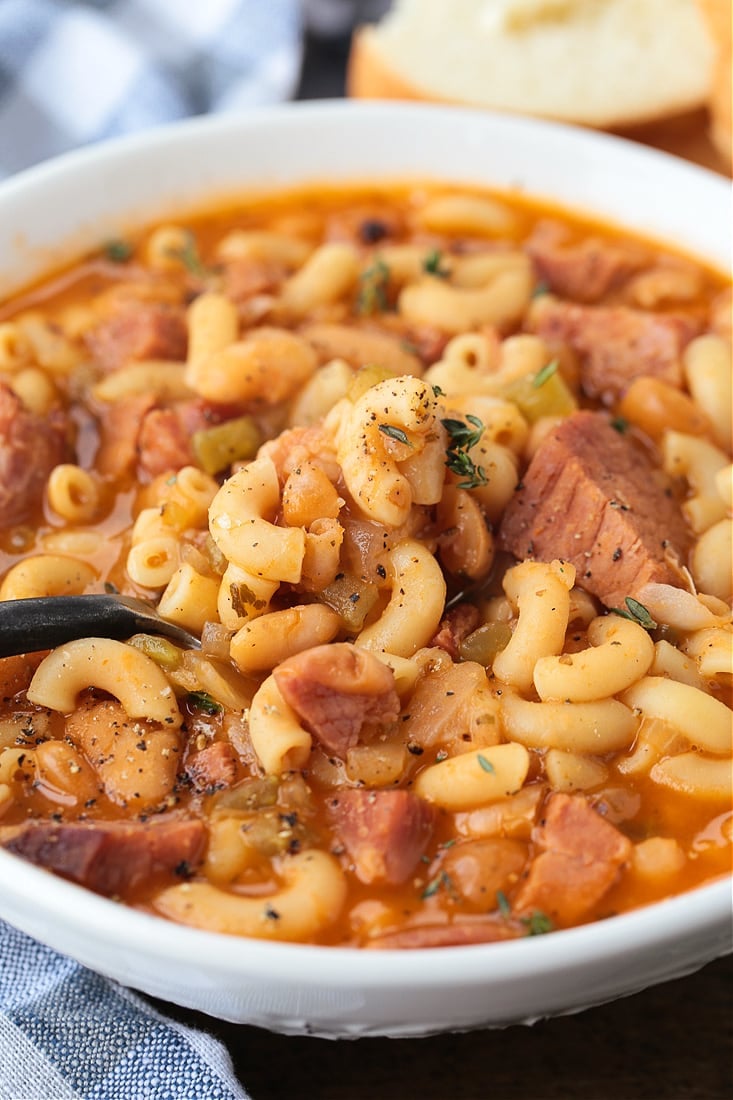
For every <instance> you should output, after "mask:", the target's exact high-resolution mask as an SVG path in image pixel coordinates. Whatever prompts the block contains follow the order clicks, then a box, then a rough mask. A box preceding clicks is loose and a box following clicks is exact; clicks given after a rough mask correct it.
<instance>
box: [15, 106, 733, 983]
mask: <svg viewBox="0 0 733 1100" xmlns="http://www.w3.org/2000/svg"><path fill="white" fill-rule="evenodd" d="M294 117H295V118H297V119H298V120H304V119H307V120H308V121H309V124H310V125H311V126H314V125H320V126H342V125H343V122H344V120H345V119H346V118H350V119H351V120H352V121H353V120H354V119H356V118H359V119H365V120H368V121H369V124H370V125H379V124H385V123H386V124H387V125H389V126H393V125H395V124H396V123H397V122H399V124H400V125H402V126H409V125H410V124H411V122H413V121H414V120H416V119H421V120H426V119H427V120H432V121H435V122H440V123H441V124H442V125H446V126H447V125H454V124H456V123H458V122H460V124H461V125H466V126H468V127H469V128H470V129H471V130H476V131H477V132H484V133H487V132H488V133H493V134H494V135H498V136H499V137H502V136H505V137H506V136H509V137H511V135H512V134H514V135H520V137H521V141H522V142H523V143H529V144H531V143H532V142H533V141H534V140H535V139H536V137H537V135H543V140H549V141H550V142H551V143H552V142H557V143H558V146H559V147H561V148H562V151H563V153H569V152H572V150H574V149H584V150H588V149H590V150H592V151H598V153H599V155H600V156H601V159H602V160H603V159H604V158H609V159H610V161H612V162H613V163H614V164H616V162H619V163H620V165H621V167H622V169H623V173H624V174H625V173H631V174H632V176H633V174H634V173H639V174H640V175H643V174H644V173H645V172H647V171H650V172H651V173H652V175H653V176H654V177H655V178H657V177H658V175H659V173H660V172H663V173H665V174H666V175H667V176H668V177H669V178H670V179H671V180H672V181H673V185H675V186H676V185H677V183H679V185H680V188H681V193H684V194H687V192H688V190H689V191H691V192H694V193H695V194H697V193H700V192H701V191H704V192H705V193H706V195H710V196H711V208H712V209H713V211H714V214H715V215H717V213H719V212H720V211H723V210H727V208H728V207H729V205H730V202H731V198H730V194H729V181H726V180H725V179H724V178H723V177H721V176H718V175H717V174H716V173H714V172H712V171H710V170H707V169H704V168H701V167H699V166H697V165H693V164H689V163H687V162H685V161H682V160H680V159H678V158H676V157H673V156H671V155H669V154H666V153H663V152H660V151H658V150H655V149H650V148H647V147H644V146H640V145H637V144H635V143H633V142H631V141H628V140H626V139H623V138H620V137H616V136H614V135H610V134H604V133H598V132H594V131H589V130H586V129H584V128H581V127H573V126H569V125H567V124H563V123H556V122H547V121H544V120H538V119H531V118H525V117H520V116H514V115H499V114H493V113H491V112H484V111H481V112H479V111H476V110H473V109H471V108H455V107H446V106H435V105H431V104H394V103H381V102H358V103H353V102H346V101H340V100H323V101H309V102H301V103H289V104H284V105H279V106H277V107H273V108H258V110H257V111H256V112H252V113H249V114H247V115H244V116H242V115H224V116H207V117H202V118H194V119H187V120H184V121H180V122H175V123H172V124H170V125H167V126H165V127H161V128H159V129H155V130H150V131H145V132H143V133H138V134H133V135H128V136H125V137H122V138H117V139H115V140H113V141H110V142H107V143H104V144H102V145H95V146H92V147H89V148H84V149H79V150H75V151H73V152H70V153H66V154H64V155H62V156H60V157H57V158H54V159H53V160H50V161H48V162H45V163H43V164H40V165H37V166H35V167H33V168H30V169H27V170H26V171H24V172H23V173H20V174H19V175H17V176H15V177H12V178H10V179H8V180H5V181H3V182H2V183H0V211H3V210H5V209H7V208H10V209H12V208H13V207H15V206H18V205H22V207H23V208H25V207H26V206H27V205H28V204H29V203H33V202H37V201H39V199H40V198H41V197H43V196H45V195H47V194H48V192H49V188H52V187H54V186H55V185H56V184H58V183H59V182H63V183H64V184H65V185H66V186H74V185H75V183H76V181H80V180H84V179H85V178H86V177H87V176H88V175H92V176H93V175H94V174H95V173H97V174H98V173H99V172H100V171H101V170H102V169H104V170H111V169H113V168H115V166H116V165H118V164H121V163H124V162H125V161H126V160H127V159H128V158H129V157H134V156H141V157H144V156H145V155H147V153H148V152H152V151H156V155H158V156H160V155H165V153H166V151H167V150H172V149H178V148H180V147H181V146H187V145H189V144H191V143H194V144H196V143H197V142H199V141H204V140H211V141H216V140H221V138H222V137H225V136H227V135H236V134H237V133H239V132H244V133H248V132H254V131H256V132H260V131H264V130H267V129H272V128H273V127H274V128H275V129H276V130H281V129H282V130H283V131H284V130H288V129H290V128H292V123H293V118H294ZM421 125H422V122H421ZM427 175H428V173H420V174H417V176H416V178H418V177H419V178H423V179H424V178H426V177H427ZM342 178H343V180H344V182H348V180H349V178H350V177H348V176H344V177H342ZM355 178H356V179H359V178H361V179H362V181H363V182H368V178H367V177H366V176H364V175H361V176H358V175H357V176H355ZM371 178H372V179H373V180H377V181H384V182H385V183H388V182H389V181H391V180H392V181H393V180H395V179H403V178H405V179H406V178H409V177H408V176H407V175H406V174H405V173H401V172H394V173H390V172H381V173H375V174H374V175H373V176H372V177H371ZM433 178H436V177H435V175H434V174H433ZM439 178H442V179H445V180H446V181H448V180H461V179H463V178H464V177H462V176H461V175H460V174H459V175H456V174H455V173H452V172H446V173H445V175H444V176H442V177H439ZM297 179H298V181H300V180H301V179H302V180H304V181H305V182H309V181H311V179H312V180H313V181H314V182H317V181H318V180H319V179H320V180H322V179H323V173H321V174H320V175H318V174H316V175H315V176H313V177H310V176H303V175H302V174H298V175H297ZM466 182H469V181H468V180H467V181H466ZM473 182H474V183H478V184H481V183H482V182H485V183H486V186H487V187H491V186H492V182H491V180H486V181H481V180H478V181H477V180H475V179H474V180H473ZM281 185H282V184H281ZM497 189H499V188H497ZM529 194H530V195H531V197H537V198H538V199H539V200H540V201H541V200H542V199H543V198H544V197H546V196H544V195H543V194H542V192H541V190H539V189H537V188H536V187H534V186H533V187H532V188H531V190H529ZM557 201H558V203H559V205H560V206H561V207H565V208H571V207H572V208H573V209H575V208H576V206H575V203H576V200H575V199H571V198H562V199H560V200H557ZM580 212H581V213H587V214H588V215H589V216H591V217H593V216H599V217H601V218H603V219H604V220H606V223H607V224H617V225H619V226H623V225H624V224H626V225H627V226H628V227H629V229H630V231H631V232H642V230H640V229H639V227H638V226H637V227H631V226H630V225H629V223H628V222H626V223H624V222H623V220H622V219H621V218H620V217H616V216H614V217H612V218H609V219H605V216H604V215H603V213H602V212H600V213H599V212H598V211H595V212H594V210H593V208H592V206H587V207H586V206H583V204H582V202H581V204H580ZM707 214H708V216H710V217H711V218H712V215H710V210H709V209H708V210H707ZM687 217H688V218H689V215H687ZM720 236H721V235H720V234H719V235H718V238H720ZM654 239H657V240H662V241H663V240H665V239H666V238H665V235H664V234H663V233H661V232H660V233H656V232H655V233H654ZM688 251H693V250H692V249H688ZM729 253H730V248H729V245H728V242H727V241H726V242H725V244H723V243H721V241H720V239H718V241H717V242H716V249H715V257H716V258H714V259H713V260H710V257H709V255H708V254H707V253H706V251H705V248H703V247H702V246H701V247H700V248H699V249H698V254H700V255H702V256H703V257H704V258H706V259H708V260H709V261H710V262H712V263H713V264H714V265H715V266H721V267H725V263H726V260H727V257H728V256H729ZM19 868H22V870H23V874H22V875H18V870H19ZM0 885H1V886H2V890H0V916H2V915H3V911H8V909H9V908H12V907H13V906H15V908H16V910H18V911H19V910H20V908H21V907H27V906H37V905H39V903H41V905H42V907H43V908H44V911H45V912H46V913H47V914H48V915H49V916H53V918H54V919H56V918H58V920H60V921H61V922H62V923H63V924H65V925H67V926H73V927H74V929H75V930H76V931H77V932H78V933H79V934H81V935H85V936H88V937H90V938H94V939H96V940H101V941H104V942H105V943H108V944H110V945H111V944H113V943H116V944H119V943H120V942H124V943H127V944H134V943H135V942H137V943H143V944H144V953H145V954H155V955H156V956H157V957H158V958H161V959H168V960H169V961H171V962H180V961H182V960H184V959H187V958H190V957H191V953H192V952H194V953H205V955H206V963H207V965H210V966H212V967H213V968H215V969H217V970H219V971H221V972H227V971H231V970H235V971H236V972H238V973H242V974H244V973H247V974H250V975H255V976H257V977H260V978H268V977H272V976H273V975H277V976H278V977H279V978H280V979H281V980H286V979H287V980H292V979H293V977H294V976H296V977H297V978H299V979H301V980H302V978H303V974H308V975H309V976H310V977H311V979H312V980H313V981H314V982H316V981H317V982H318V983H319V984H323V983H324V982H326V983H328V984H329V985H331V986H333V987H335V988H344V987H346V986H349V987H351V986H353V985H354V984H355V983H358V984H359V985H360V986H362V987H364V988H377V987H378V988H379V989H380V990H384V989H386V990H390V989H393V990H396V989H397V988H399V987H402V986H404V985H405V984H406V983H409V984H410V986H411V987H412V988H415V989H418V990H419V989H420V988H426V987H428V986H434V985H436V983H437V984H443V985H448V984H450V985H456V984H461V985H466V986H477V985H481V986H484V985H488V984H489V983H491V984H493V983H494V982H496V981H502V980H511V979H514V978H519V977H526V976H527V975H528V973H532V972H533V973H535V974H536V976H537V977H540V976H548V975H550V974H553V973H556V972H558V971H562V970H566V969H568V968H570V969H573V968H574V969H578V968H580V967H582V966H584V965H586V964H587V963H588V961H589V960H590V959H592V960H603V959H606V960H610V959H612V958H613V957H617V956H618V955H619V954H620V953H626V952H629V951H636V950H640V949H648V948H653V949H655V950H657V949H660V948H662V947H669V948H670V950H671V949H672V948H673V947H674V945H675V943H677V942H678V941H679V940H680V939H682V938H684V937H685V935H686V934H687V935H689V934H690V932H691V931H692V932H694V934H695V935H696V936H703V935H704V934H705V933H706V932H708V931H713V930H718V931H720V930H722V929H725V928H728V927H729V925H730V921H731V912H732V905H731V880H730V878H729V877H728V876H725V877H723V878H722V879H719V880H716V881H713V882H711V883H708V884H705V885H701V886H699V887H696V888H695V889H692V890H689V891H686V892H685V893H683V894H679V895H676V896H674V897H670V898H667V899H665V900H662V901H657V902H654V903H651V904H649V905H645V906H643V907H640V908H638V909H635V910H632V911H630V912H626V913H623V914H619V915H617V916H612V917H608V918H606V919H604V920H601V921H596V922H593V923H592V924H586V925H581V926H579V927H576V928H571V929H566V930H560V931H556V932H553V933H552V934H551V935H547V936H534V937H531V936H528V937H524V938H522V939H520V940H513V941H504V942H494V943H487V944H475V945H466V946H455V947H449V948H442V949H440V950H437V949H435V948H427V949H417V950H404V949H384V950H382V951H380V952H377V953H376V956H377V958H378V957H380V956H381V957H382V958H384V957H388V959H389V965H376V964H375V952H374V951H368V950H364V949H360V948H349V947H339V946H318V945H308V944H297V943H288V942H279V941H278V942H272V941H265V940H255V939H244V938H240V937H235V936H229V935H224V934H218V933H213V932H208V931H204V930H201V929H195V928H189V927H186V926H183V925H178V924H174V923H173V922H171V921H168V920H165V919H163V918H161V917H158V916H155V915H152V914H147V913H142V912H139V911H136V910H134V909H131V908H129V907H127V906H125V905H122V904H120V903H118V902H114V901H111V900H109V899H107V898H103V897H100V896H99V895H96V894H93V893H91V892H90V891H89V890H87V889H85V888H84V887H81V886H78V885H76V884H74V883H71V882H68V881H66V880H63V879H60V878H58V877H56V876H52V875H50V874H49V872H46V871H44V870H42V869H40V868H38V867H34V866H32V865H29V864H28V863H26V862H25V861H23V860H21V859H20V858H19V857H16V856H14V855H12V854H11V853H9V852H6V851H3V850H1V849H0ZM49 897H51V898H52V900H51V902H50V903H49V901H48V900H46V899H48V898H49ZM6 898H7V901H8V902H9V903H10V904H9V905H8V904H7V903H6ZM11 923H12V920H11ZM34 934H37V933H34ZM138 937H139V938H138ZM731 950H733V942H732V943H731ZM428 959H429V966H428V965H426V963H427V960H428Z"/></svg>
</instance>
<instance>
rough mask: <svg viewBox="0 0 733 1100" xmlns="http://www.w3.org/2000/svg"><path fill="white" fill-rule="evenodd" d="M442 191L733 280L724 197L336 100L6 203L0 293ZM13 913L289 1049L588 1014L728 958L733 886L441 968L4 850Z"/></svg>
mask: <svg viewBox="0 0 733 1100" xmlns="http://www.w3.org/2000/svg"><path fill="white" fill-rule="evenodd" d="M376 177H382V178H395V177H399V178H406V177H422V178H426V177H431V178H442V179H445V180H449V179H450V180H454V181H460V182H469V183H470V182H473V183H482V184H487V185H492V186H496V187H499V188H504V189H505V188H512V187H515V188H517V189H521V190H522V191H525V192H527V193H529V194H536V195H539V196H542V197H547V198H550V199H554V200H558V201H560V202H561V203H562V204H564V205H567V206H572V207H575V208H580V209H582V210H584V211H586V212H588V213H591V214H599V215H601V216H603V217H604V218H605V219H606V220H610V221H614V222H617V223H619V224H624V225H626V226H628V227H629V228H631V229H637V230H639V231H641V232H643V233H644V234H646V235H651V236H655V237H658V238H660V239H662V240H664V241H668V242H670V243H674V244H676V245H677V246H679V247H682V248H683V249H686V250H689V251H691V252H694V253H697V254H698V255H700V256H702V257H704V258H706V259H708V260H709V261H711V262H712V263H713V264H715V265H716V266H719V267H721V268H723V269H726V270H729V269H730V257H729V253H728V248H729V245H728V228H729V224H730V197H729V187H728V185H727V184H726V183H725V182H724V181H723V180H722V179H720V178H717V177H715V176H713V175H711V174H710V173H707V172H704V171H703V170H701V169H698V168H695V167H692V166H690V165H688V164H685V163H683V162H681V161H676V160H674V159H672V158H669V157H666V156H663V155H662V154H659V153H655V152H652V151H650V150H647V149H644V148H641V147H638V146H634V145H630V144H627V143H625V142H622V141H619V140H617V139H614V138H609V137H606V136H601V135H597V134H592V133H589V132H586V131H580V130H572V129H568V128H563V127H559V126H554V125H550V124H548V123H539V122H535V121H531V120H526V119H519V118H509V117H494V116H491V115H488V114H483V113H479V112H473V111H457V110H451V109H445V108H432V107H425V106H418V105H415V106H412V105H411V106H407V105H404V106H398V105H394V104H389V105H388V104H350V103H323V104H309V105H305V104H301V105H293V106H288V107H285V108H279V109H275V110H263V111H261V112H258V113H256V114H252V115H250V116H248V117H243V118H235V117H227V118H217V119H204V120H196V121H192V122H189V123H184V124H181V125H177V126H175V127H172V128H168V129H165V130H160V131H157V132H152V133H147V134H145V135H143V136H141V137H135V138H132V139H125V140H123V141H119V142H116V143H114V144H112V145H108V146H103V147H98V148H93V149H89V150H86V151H83V152H81V153H78V154H73V155H70V156H67V157H64V158H61V159H59V160H57V161H55V162H52V163H50V164H48V165H45V166H43V167H41V168H38V169H35V170H33V171H31V172H27V173H25V174H24V175H22V176H20V177H17V178H15V179H13V180H11V181H9V182H7V183H5V184H4V185H3V186H2V187H0V294H2V295H5V294H6V293H8V292H9V291H11V290H13V289H14V288H16V287H19V286H22V285H23V284H24V283H26V282H27V281H28V280H29V279H32V278H34V277H36V276H37V275H39V274H40V273H42V272H43V271H44V270H46V269H48V268H49V267H50V266H53V265H55V264H56V263H58V262H59V261H60V260H62V259H64V258H66V259H69V258H71V257H73V255H74V254H75V253H76V252H79V251H82V250H84V249H86V248H91V247H93V246H95V245H97V244H98V242H99V241H100V240H101V239H105V238H109V237H111V236H113V235H117V234H120V233H123V232H124V231H125V230H126V229H127V228H129V227H130V226H131V225H132V224H134V223H136V222H147V221H150V220H152V219H155V218H157V217H162V216H168V217H170V216H171V213H174V214H178V213H179V212H181V211H182V210H183V211H185V209H186V208H191V207H197V206H201V205H203V204H205V203H206V202H207V201H212V202H215V201H216V199H217V196H226V195H228V196H231V195H232V193H233V192H235V191H237V190H238V189H239V190H247V189H253V188H256V189H262V188H263V187H270V186H272V187H279V186H286V185H290V184H293V183H298V182H306V181H323V180H328V181H330V182H333V181H335V180H339V179H343V180H364V179H368V178H376ZM0 916H1V917H3V918H5V919H6V920H8V921H10V922H11V923H12V924H15V925H17V927H19V928H21V929H23V930H24V931H25V932H27V933H29V934H30V935H32V936H35V937H36V938H37V939H39V940H42V941H43V942H44V943H47V944H49V945H50V946H51V947H54V948H56V949H58V950H59V951H62V952H65V953H66V954H68V955H71V956H73V957H74V958H76V959H78V960H80V961H81V962H82V963H85V964H86V965H87V966H90V967H92V968H93V969H95V970H98V971H100V972H101V973H103V974H106V975H108V976H110V977H113V978H116V979H118V980H119V981H121V982H123V983H125V984H127V985H131V986H133V987H135V988H137V989H141V990H144V991H145V992H147V993H151V994H154V995H155V996H157V997H162V998H164V999H167V1000H169V1001H173V1002H176V1003H178V1004H180V1005H185V1006H188V1007H191V1008H196V1009H199V1010H201V1011H204V1012H208V1013H210V1014H211V1015H213V1016H219V1017H222V1018H224V1019H229V1020H234V1021H239V1022H243V1023H252V1024H258V1025H261V1026H264V1027H267V1028H271V1029H273V1030H277V1031H282V1032H291V1033H298V1032H308V1033H313V1034H318V1035H327V1036H359V1035H392V1036H409V1035H423V1034H427V1033H430V1032H436V1031H443V1030H448V1029H459V1028H471V1027H477V1026H481V1025H495V1026H499V1025H504V1024H508V1023H513V1022H518V1021H525V1022H526V1021H530V1020H533V1019H536V1018H538V1017H541V1016H546V1015H549V1014H553V1013H563V1012H572V1011H577V1010H579V1009H581V1008H584V1007H586V1006H589V1005H592V1004H598V1003H600V1002H601V1001H605V1000H608V999H610V998H613V997H617V996H620V995H622V994H625V993H631V992H634V991H637V990H639V989H642V988H644V987H645V986H648V985H651V984H653V983H655V982H659V981H664V980H666V979H670V978H676V977H679V976H681V975H683V974H685V973H688V972H690V971H692V970H694V969H696V968H697V967H700V966H702V965H703V964H704V963H706V962H708V961H709V960H711V959H713V958H715V957H717V956H719V955H723V954H725V953H726V952H728V951H730V950H731V947H732V945H731V887H730V882H729V881H721V882H717V883H714V884H713V885H710V886H707V887H703V888H700V889H697V890H694V891H692V892H690V893H688V894H684V895H682V896H680V897H677V898H674V899H671V900H669V901H664V902H661V903H658V904H656V905H653V906H649V907H648V908H645V909H641V910H638V911H636V912H633V913H628V914H626V915H623V916H618V917H613V918H611V919H609V920H606V921H602V922H599V923H597V924H593V925H586V926H584V927H581V928H576V929H572V930H569V931H563V932H556V933H553V934H552V935H549V936H539V937H530V938H527V939H524V940H518V941H510V942H506V943H498V944H486V945H477V946H472V947H453V948H441V949H434V950H430V951H424V950H423V951H404V952H394V951H385V952H378V951H365V952H359V951H355V950H349V949H342V948H320V947H304V946H300V945H295V944H272V943H263V942H260V941H248V940H240V939H236V938H233V937H226V936H221V935H216V934H212V933H207V932H200V931H196V930H193V929H190V928H185V927H180V926H177V925H173V924H170V923H167V922H165V921H162V920H160V919H158V918H155V917H150V916H146V915H144V914H141V913H137V912H134V911H132V910H129V909H125V908H123V907H122V906H120V905H117V904H115V903H113V902H111V901H108V900H106V899H104V898H101V897H97V896H95V895H94V894H91V893H89V892H87V891H85V890H83V889H81V888H80V887H78V886H75V885H72V884H70V883H68V882H65V881H63V880H61V879H57V878H54V877H53V876H51V875H50V874H48V873H47V872H45V871H42V870H40V869H38V868H36V867H32V866H30V865H27V864H25V863H23V862H22V861H20V860H19V859H17V858H16V857H14V856H12V855H10V854H9V853H7V852H4V851H2V850H0Z"/></svg>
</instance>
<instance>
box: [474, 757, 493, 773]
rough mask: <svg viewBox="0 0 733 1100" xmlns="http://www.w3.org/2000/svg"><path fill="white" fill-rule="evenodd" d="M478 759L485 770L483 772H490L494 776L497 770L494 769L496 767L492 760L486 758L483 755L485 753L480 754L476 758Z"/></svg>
mask: <svg viewBox="0 0 733 1100" xmlns="http://www.w3.org/2000/svg"><path fill="white" fill-rule="evenodd" d="M476 759H477V760H478V762H479V764H480V765H481V767H482V768H483V770H484V771H485V772H489V774H490V775H493V774H494V772H495V771H496V768H495V767H494V765H493V764H492V763H491V761H490V760H487V759H486V757H485V756H484V755H483V753H479V754H478V756H477V757H476Z"/></svg>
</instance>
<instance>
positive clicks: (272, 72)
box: [0, 0, 302, 177]
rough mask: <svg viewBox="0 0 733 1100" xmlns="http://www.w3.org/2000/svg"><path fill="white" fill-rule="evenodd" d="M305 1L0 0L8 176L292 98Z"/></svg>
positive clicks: (1, 145)
mask: <svg viewBox="0 0 733 1100" xmlns="http://www.w3.org/2000/svg"><path fill="white" fill-rule="evenodd" d="M301 22H302V19H301V9H300V5H299V3H298V0H76V2H73V3H72V2H70V0H0V177H1V176H6V175H9V174H10V173H12V172H17V171H18V170H19V169H21V168H27V167H29V166H30V165H32V164H36V163H37V162H38V161H40V160H43V159H45V158H46V157H50V156H55V155H56V154H58V153H63V152H65V151H66V150H67V149H74V148H76V147H78V146H79V145H86V144H88V143H90V142H93V141H100V140H103V139H104V138H109V137H114V136H116V135H118V134H123V133H130V132H131V131H134V130H141V129H144V128H146V127H149V126H155V125H159V124H160V123H164V122H172V121H174V120H175V119H179V118H186V117H188V116H190V115H200V114H207V113H209V112H219V111H240V110H243V109H245V108H249V107H255V106H258V105H261V104H264V103H274V102H277V101H278V100H282V99H287V98H288V97H290V96H291V95H292V94H293V93H294V91H295V88H296V85H297V80H298V76H299V72H300V61H301V33H300V32H301Z"/></svg>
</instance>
